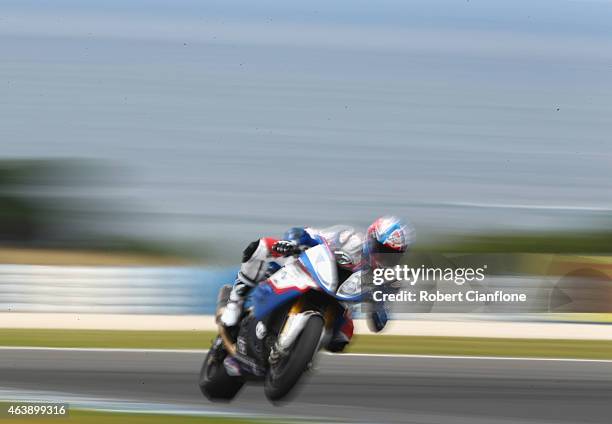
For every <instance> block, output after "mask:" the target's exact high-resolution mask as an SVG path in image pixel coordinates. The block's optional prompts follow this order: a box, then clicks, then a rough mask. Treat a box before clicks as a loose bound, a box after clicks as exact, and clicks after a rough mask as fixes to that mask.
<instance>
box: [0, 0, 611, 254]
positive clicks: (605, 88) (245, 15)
mask: <svg viewBox="0 0 612 424" xmlns="http://www.w3.org/2000/svg"><path fill="white" fill-rule="evenodd" d="M611 12H612V3H610V2H595V1H541V2H537V3H533V2H527V1H518V2H510V1H507V2H501V1H495V2H479V1H470V2H455V1H450V0H444V1H438V2H424V1H419V2H396V1H385V2H361V1H357V2H356V1H351V2H332V3H330V2H322V1H315V2H308V3H304V4H294V3H287V2H280V1H266V2H263V3H262V2H257V5H255V4H253V3H251V2H208V1H203V2H201V1H173V2H170V1H147V2H143V1H128V2H124V1H115V0H113V1H107V2H96V1H88V2H81V1H78V2H77V1H65V0H64V1H58V2H53V3H52V4H51V3H44V2H37V1H18V2H17V1H4V2H2V5H0V19H1V20H0V37H1V39H2V42H1V43H0V57H1V58H2V60H1V61H0V156H2V157H71V158H89V159H98V160H102V161H110V163H112V164H113V165H112V167H111V172H110V174H111V175H110V177H109V178H107V179H104V180H102V181H99V182H97V186H96V188H95V189H90V188H86V189H81V190H78V189H74V190H72V191H70V192H69V193H68V196H71V197H78V198H81V199H84V203H85V204H93V203H92V201H93V200H96V201H102V202H101V204H104V203H103V202H109V203H112V204H113V205H114V206H115V207H116V208H118V209H120V210H123V211H125V212H129V213H126V214H125V215H124V216H123V218H122V219H119V220H118V219H116V218H115V217H110V218H105V217H104V216H95V217H89V218H88V217H85V218H83V219H86V222H87V224H88V225H92V226H102V227H105V228H106V230H107V231H112V232H116V233H117V234H121V235H124V234H126V233H136V234H138V235H143V236H152V237H169V238H175V239H196V240H200V239H206V240H210V241H211V242H214V241H222V242H224V243H226V244H231V245H233V246H234V247H232V249H231V251H238V250H237V249H238V247H239V246H242V245H244V244H245V243H246V242H248V241H250V240H251V239H252V238H255V237H257V236H259V235H260V234H268V233H272V234H277V233H280V232H281V231H282V230H283V229H284V228H285V227H287V226H289V225H296V224H312V225H315V226H316V225H328V224H331V223H335V222H351V223H355V224H362V225H363V224H366V223H367V222H368V221H370V220H371V219H372V218H373V217H374V216H376V215H379V214H381V213H388V212H392V213H396V214H401V215H405V216H408V217H410V218H411V219H412V220H413V221H414V222H415V224H416V225H417V229H420V230H421V231H420V234H424V233H425V234H427V233H432V234H433V233H444V232H447V231H464V230H478V229H490V228H497V229H499V228H501V229H510V230H514V229H532V228H538V229H539V228H568V227H577V226H584V225H609V222H610V218H609V217H610V215H611V214H610V211H611V210H612V190H610V183H609V182H610V179H611V178H612V149H611V148H610V147H611V145H610V143H611V142H610V134H611V133H612V119H611V117H612V72H611V70H612V42H611V41H612V29H611V26H610V24H609V23H610V20H609V17H610V16H612V15H611ZM47 194H51V193H48V192H47ZM57 206H58V207H62V205H61V204H58V205H57Z"/></svg>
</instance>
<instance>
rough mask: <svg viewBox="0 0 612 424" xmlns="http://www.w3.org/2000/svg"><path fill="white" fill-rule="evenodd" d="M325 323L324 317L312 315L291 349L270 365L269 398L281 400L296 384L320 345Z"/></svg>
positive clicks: (267, 395) (266, 382)
mask: <svg viewBox="0 0 612 424" xmlns="http://www.w3.org/2000/svg"><path fill="white" fill-rule="evenodd" d="M323 325H324V323H323V318H322V317H320V316H318V315H313V316H312V317H310V318H309V319H308V322H307V323H306V325H305V326H304V329H303V330H302V333H301V334H300V335H299V337H298V339H297V340H296V341H295V343H294V344H293V348H292V349H291V351H290V352H289V353H288V354H287V355H286V356H284V357H283V358H281V359H279V361H278V362H277V363H275V364H274V365H272V366H271V367H270V369H269V370H268V374H267V375H266V381H265V384H264V391H265V393H266V397H267V398H268V399H270V400H271V401H276V400H280V399H282V398H284V397H285V396H287V395H288V394H289V392H290V391H291V389H293V387H294V386H295V385H296V383H297V382H298V380H299V379H300V377H301V376H302V374H303V373H304V371H305V370H306V368H307V367H308V364H310V362H311V361H312V358H313V357H314V355H315V353H316V351H317V348H318V347H319V340H320V339H321V333H322V331H323Z"/></svg>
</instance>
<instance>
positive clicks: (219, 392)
mask: <svg viewBox="0 0 612 424" xmlns="http://www.w3.org/2000/svg"><path fill="white" fill-rule="evenodd" d="M220 350H221V349H220ZM226 355H227V353H226V352H225V350H222V351H216V350H215V349H214V348H211V349H210V350H209V351H208V353H207V354H206V358H205V359H204V364H203V365H202V370H201V371H200V379H199V382H198V384H199V386H200V390H201V391H202V394H203V395H204V396H206V398H208V399H209V400H211V401H213V402H214V401H230V400H232V399H233V398H234V397H235V396H236V394H237V393H238V392H239V391H240V389H241V388H242V386H243V385H244V380H243V379H242V377H233V376H231V375H229V374H228V373H227V371H226V369H225V366H224V365H223V360H224V359H225V357H226Z"/></svg>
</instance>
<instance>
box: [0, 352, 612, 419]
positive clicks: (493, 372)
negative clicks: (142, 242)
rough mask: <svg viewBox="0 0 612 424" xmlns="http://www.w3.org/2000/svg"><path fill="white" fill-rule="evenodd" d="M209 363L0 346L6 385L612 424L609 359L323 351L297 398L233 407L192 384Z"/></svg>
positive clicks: (192, 357) (296, 407)
mask: <svg viewBox="0 0 612 424" xmlns="http://www.w3.org/2000/svg"><path fill="white" fill-rule="evenodd" d="M203 357H204V354H203V353H201V352H176V351H169V352H161V351H120V350H117V351H103V350H79V349H73V350H62V349H57V350H45V349H0V389H4V393H7V389H8V392H9V393H11V392H14V393H23V391H27V392H38V391H41V392H42V391H45V392H49V391H51V392H54V393H58V394H57V395H56V396H57V400H58V401H62V400H66V399H62V397H63V396H66V397H68V396H69V395H72V396H88V397H95V398H100V399H118V400H123V401H128V400H129V401H139V402H150V403H157V402H159V403H164V404H175V405H181V406H185V407H188V408H189V409H201V410H214V411H228V412H234V413H235V412H238V413H247V414H265V415H270V414H272V415H278V416H283V417H287V416H292V417H294V416H301V417H320V418H321V421H327V420H340V421H343V422H375V423H383V422H385V423H396V422H397V423H400V422H401V423H424V424H425V423H427V424H428V423H466V424H468V423H469V424H481V423H482V424H485V423H486V424H490V423H504V424H510V423H519V422H520V423H609V422H610V417H611V416H612V362H603V361H572V360H569V361H568V360H529V359H494V358H489V359H478V358H456V357H439V358H434V357H390V356H361V355H321V357H320V360H319V362H318V364H317V370H316V372H315V373H314V374H313V375H312V377H310V378H309V379H308V381H307V382H306V383H305V384H303V385H302V386H301V387H300V390H299V393H298V394H297V396H296V398H295V399H294V400H293V401H292V402H290V403H288V404H285V405H282V406H274V405H271V404H270V403H269V402H268V401H267V400H266V399H265V397H264V394H263V389H262V388H261V387H260V386H249V387H246V388H245V389H243V391H242V392H241V393H240V394H239V395H238V398H237V399H236V400H235V401H234V402H233V403H231V404H225V405H223V404H221V405H219V404H212V403H210V402H208V401H207V400H205V399H204V398H203V397H202V395H201V394H200V392H199V389H198V387H197V383H196V382H197V376H198V372H199V368H200V366H201V362H202V359H203ZM32 396H34V395H32Z"/></svg>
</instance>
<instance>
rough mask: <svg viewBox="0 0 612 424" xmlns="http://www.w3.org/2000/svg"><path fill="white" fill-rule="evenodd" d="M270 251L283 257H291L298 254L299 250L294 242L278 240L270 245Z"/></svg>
mask: <svg viewBox="0 0 612 424" xmlns="http://www.w3.org/2000/svg"><path fill="white" fill-rule="evenodd" d="M272 250H273V251H274V252H276V253H278V254H280V255H283V256H291V255H293V254H295V253H297V252H299V250H300V248H299V246H298V245H297V243H296V242H294V241H287V240H279V241H277V242H276V243H274V244H273V245H272Z"/></svg>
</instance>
